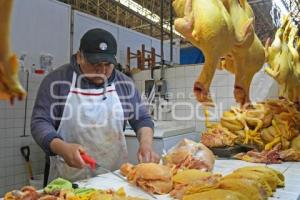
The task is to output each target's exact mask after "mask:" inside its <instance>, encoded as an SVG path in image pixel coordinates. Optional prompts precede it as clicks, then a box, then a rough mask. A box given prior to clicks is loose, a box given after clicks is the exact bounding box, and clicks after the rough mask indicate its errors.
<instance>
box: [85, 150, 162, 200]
mask: <svg viewBox="0 0 300 200" xmlns="http://www.w3.org/2000/svg"><path fill="white" fill-rule="evenodd" d="M80 155H81V158H82V159H83V161H84V162H85V163H86V164H88V165H89V167H90V169H91V170H92V171H95V169H96V168H100V169H102V170H104V171H105V172H108V173H110V174H113V175H114V176H116V177H118V178H120V179H121V180H123V181H125V182H126V183H129V182H128V181H127V179H126V178H124V177H123V176H122V175H120V174H118V173H116V172H113V171H111V170H109V169H106V168H105V167H102V166H101V165H99V164H98V163H97V162H96V160H95V159H94V158H92V157H91V156H90V155H88V154H87V153H81V154H80ZM132 185H133V186H134V187H135V188H138V189H139V190H141V191H143V192H144V193H146V194H148V195H149V196H151V197H152V198H154V199H157V197H156V196H154V195H153V194H152V193H150V192H147V191H146V190H144V189H143V188H140V187H138V186H136V185H134V184H132Z"/></svg>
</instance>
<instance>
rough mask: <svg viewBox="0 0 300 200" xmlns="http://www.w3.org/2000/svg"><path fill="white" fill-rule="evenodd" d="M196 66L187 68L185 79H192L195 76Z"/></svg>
mask: <svg viewBox="0 0 300 200" xmlns="http://www.w3.org/2000/svg"><path fill="white" fill-rule="evenodd" d="M195 74H196V73H195V66H187V67H185V70H184V75H185V77H189V78H191V79H192V77H194V76H195Z"/></svg>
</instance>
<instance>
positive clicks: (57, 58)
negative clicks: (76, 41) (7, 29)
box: [12, 0, 71, 67]
mask: <svg viewBox="0 0 300 200" xmlns="http://www.w3.org/2000/svg"><path fill="white" fill-rule="evenodd" d="M70 17H71V7H70V6H68V5H66V4H63V3H61V2H58V1H55V0H43V1H41V0H15V5H14V10H13V21H12V44H13V50H14V51H15V52H16V53H17V54H18V55H21V54H23V53H26V54H27V55H28V57H27V62H26V66H32V64H35V65H36V66H38V65H39V63H40V61H39V57H40V54H41V53H50V54H51V55H53V56H54V62H53V67H57V66H60V65H62V64H64V63H66V62H68V61H69V59H70V22H71V20H70Z"/></svg>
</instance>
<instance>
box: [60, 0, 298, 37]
mask: <svg viewBox="0 0 300 200" xmlns="http://www.w3.org/2000/svg"><path fill="white" fill-rule="evenodd" d="M60 1H62V2H65V3H67V4H70V5H72V7H73V8H74V9H77V10H80V11H83V12H86V13H89V14H92V15H95V16H98V17H100V18H103V19H105V20H108V21H111V22H113V23H116V24H119V25H121V26H125V27H127V28H130V29H133V30H136V31H138V32H141V33H144V34H147V35H150V36H152V37H156V38H160V37H161V31H160V30H161V28H160V27H161V26H160V23H159V22H158V23H154V22H152V21H150V20H149V19H148V18H146V17H145V16H142V15H141V14H139V13H136V12H134V11H132V10H131V9H129V8H128V7H126V6H124V5H122V4H121V3H120V2H119V0H60ZM134 1H135V2H136V3H138V4H140V5H141V6H143V7H144V8H147V9H148V10H150V11H151V12H152V13H153V14H156V15H158V16H160V5H161V3H162V4H163V16H164V24H169V21H170V1H171V0H134ZM274 1H275V0H274ZM282 1H286V2H290V1H292V2H295V1H294V0H282ZM248 2H249V3H250V5H251V6H252V8H253V10H254V13H255V16H256V19H255V29H256V33H257V35H258V36H259V38H260V39H261V40H262V41H265V40H266V39H267V38H268V37H273V36H274V33H275V30H276V28H275V26H274V25H273V22H272V17H271V15H270V11H271V8H272V0H248ZM287 4H288V3H287ZM294 4H299V3H294ZM297 6H298V8H299V5H297ZM298 10H300V9H298ZM295 13H296V12H295ZM296 15H298V16H299V13H296ZM169 37H170V32H169V31H168V30H165V33H164V39H169ZM174 37H175V38H176V37H179V36H176V35H174Z"/></svg>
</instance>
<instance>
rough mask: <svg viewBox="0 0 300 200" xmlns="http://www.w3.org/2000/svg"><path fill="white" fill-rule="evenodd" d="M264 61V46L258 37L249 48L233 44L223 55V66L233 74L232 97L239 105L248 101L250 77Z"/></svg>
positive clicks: (255, 37) (251, 77)
mask: <svg viewBox="0 0 300 200" xmlns="http://www.w3.org/2000/svg"><path fill="white" fill-rule="evenodd" d="M264 61H265V52H264V47H263V45H262V43H261V41H260V40H259V38H258V37H257V36H256V34H255V35H254V40H253V42H252V44H251V46H250V47H249V48H244V47H243V46H238V45H237V46H234V48H233V49H232V51H231V53H230V54H229V55H227V56H225V61H224V64H223V68H225V69H226V70H227V71H229V72H231V73H233V74H235V88H234V97H235V99H236V102H238V103H240V104H241V105H245V104H248V103H250V85H251V82H252V79H253V77H254V75H255V73H257V72H258V71H259V70H260V69H261V68H262V66H263V64H264Z"/></svg>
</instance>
